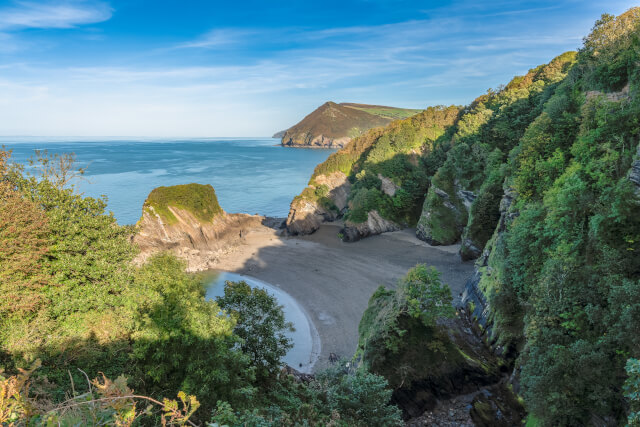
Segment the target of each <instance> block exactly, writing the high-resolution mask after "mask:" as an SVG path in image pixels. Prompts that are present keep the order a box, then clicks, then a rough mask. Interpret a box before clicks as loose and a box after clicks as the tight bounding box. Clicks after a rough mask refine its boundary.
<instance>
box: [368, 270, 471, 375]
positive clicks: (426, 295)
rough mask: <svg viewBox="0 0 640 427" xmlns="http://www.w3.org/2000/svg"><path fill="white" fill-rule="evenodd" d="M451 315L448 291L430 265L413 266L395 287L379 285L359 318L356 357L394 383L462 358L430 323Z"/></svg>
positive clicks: (432, 323)
mask: <svg viewBox="0 0 640 427" xmlns="http://www.w3.org/2000/svg"><path fill="white" fill-rule="evenodd" d="M453 315H454V310H453V307H452V306H451V291H450V289H449V287H448V286H447V285H444V284H442V282H441V281H440V274H439V273H438V271H437V270H435V269H434V268H433V267H430V268H427V267H426V266H425V265H417V266H416V267H414V268H413V269H411V270H409V272H408V273H407V275H406V276H405V277H404V278H403V279H402V280H400V282H399V283H398V287H397V289H396V290H395V291H391V290H387V289H385V288H384V287H382V286H381V287H380V288H379V289H378V290H377V291H376V292H375V293H374V294H373V296H372V297H371V299H370V300H369V306H368V308H367V310H366V311H365V313H364V314H363V316H362V320H361V321H360V326H359V327H358V332H359V336H360V338H359V345H358V352H357V356H360V357H361V358H362V362H363V364H364V366H365V367H367V368H368V369H370V370H371V371H372V372H375V373H377V374H380V375H382V376H384V377H385V378H387V380H388V381H389V382H390V384H391V385H392V386H394V387H397V386H398V385H399V384H401V383H402V382H404V381H405V380H407V381H408V382H410V380H411V379H413V378H416V376H419V375H421V372H424V369H433V368H434V366H437V365H439V362H438V359H440V358H442V356H443V354H446V355H447V356H446V359H448V362H447V363H452V364H455V363H457V361H462V360H463V359H464V356H462V355H461V354H460V353H459V351H458V350H457V349H456V348H455V346H454V345H453V344H452V343H451V342H450V341H449V340H448V339H447V338H446V334H443V333H442V331H440V329H439V328H438V327H437V326H436V321H437V320H438V319H440V318H447V317H452V316H453Z"/></svg>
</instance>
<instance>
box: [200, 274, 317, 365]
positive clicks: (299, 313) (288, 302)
mask: <svg viewBox="0 0 640 427" xmlns="http://www.w3.org/2000/svg"><path fill="white" fill-rule="evenodd" d="M205 274H206V275H207V276H209V277H208V278H207V279H206V280H205V287H206V298H207V299H211V300H213V299H215V297H217V296H222V295H223V294H224V284H225V282H226V281H232V282H240V281H244V282H246V283H247V284H248V285H249V286H250V287H251V288H260V289H264V290H265V291H267V293H268V294H270V295H271V296H273V297H274V298H275V299H276V301H277V302H278V304H279V305H281V306H282V307H283V311H284V314H285V319H286V320H287V321H288V322H292V323H293V326H294V328H295V332H293V333H287V335H288V336H289V337H291V338H292V339H293V345H294V347H293V348H292V349H291V350H289V352H287V354H286V355H285V356H284V357H283V359H282V361H283V362H284V363H285V364H287V365H289V366H291V367H292V368H294V369H296V370H298V371H300V372H302V373H305V374H311V373H312V372H313V368H314V366H315V364H316V362H317V361H318V359H319V357H320V353H321V351H322V341H321V339H320V334H319V333H318V330H317V328H316V325H315V324H314V322H313V320H312V318H311V316H310V315H309V313H307V311H306V310H305V308H304V306H303V305H302V304H300V303H299V302H298V301H297V300H296V299H295V298H294V297H292V296H291V295H289V294H288V293H287V292H286V291H284V290H283V289H281V288H280V287H278V286H277V285H274V284H271V283H267V282H265V281H263V280H260V279H257V278H255V277H251V276H247V275H244V274H237V273H233V272H229V271H223V270H208V271H207V272H205Z"/></svg>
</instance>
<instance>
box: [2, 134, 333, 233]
mask: <svg viewBox="0 0 640 427" xmlns="http://www.w3.org/2000/svg"><path fill="white" fill-rule="evenodd" d="M278 142H279V140H278V139H276V138H271V137H264V138H255V137H215V138H214V137H203V138H183V137H179V138H168V137H167V138H155V137H82V136H78V137H58V136H53V137H40V136H16V137H11V136H3V137H0V146H5V147H6V148H8V149H10V150H12V160H13V161H14V162H18V163H22V164H25V163H26V162H27V160H28V159H29V158H30V157H32V156H33V155H34V151H35V150H47V151H48V152H49V153H50V154H61V153H74V154H75V155H76V161H77V166H78V167H87V171H86V173H85V175H84V177H83V178H84V179H81V180H78V181H77V182H76V183H75V184H76V188H77V190H78V191H80V192H82V193H83V194H84V195H86V196H90V197H101V196H103V195H104V196H106V198H107V209H108V210H109V211H112V212H113V213H114V215H115V217H116V219H117V221H118V223H119V224H122V225H124V224H134V223H136V222H137V221H138V219H139V218H140V216H141V213H142V205H143V203H144V201H145V199H146V197H147V195H148V194H149V192H151V190H153V189H154V188H156V187H159V186H169V185H178V184H188V183H192V182H196V183H199V184H211V185H212V186H213V187H214V189H215V190H216V194H217V196H218V200H219V202H220V205H221V206H222V208H223V209H224V210H225V211H227V212H230V213H249V214H260V215H265V216H272V217H285V216H287V214H288V211H289V204H290V203H291V200H292V199H293V198H294V197H295V196H296V195H297V194H299V193H300V191H302V189H303V188H304V187H305V186H306V185H307V182H308V180H309V177H310V176H311V173H312V172H313V170H314V168H315V167H316V166H317V165H318V164H320V163H322V162H323V161H324V160H325V159H326V158H327V157H328V156H329V155H330V154H331V153H332V152H334V151H335V150H329V149H323V150H317V149H299V148H288V147H282V146H280V145H279V144H278Z"/></svg>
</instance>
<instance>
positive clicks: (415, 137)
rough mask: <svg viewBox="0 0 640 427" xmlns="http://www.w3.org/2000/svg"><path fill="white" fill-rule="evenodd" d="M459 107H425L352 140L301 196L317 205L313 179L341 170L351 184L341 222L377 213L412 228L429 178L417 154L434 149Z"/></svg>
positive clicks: (324, 165)
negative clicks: (389, 189) (391, 188)
mask: <svg viewBox="0 0 640 427" xmlns="http://www.w3.org/2000/svg"><path fill="white" fill-rule="evenodd" d="M458 112H459V108H458V107H442V106H440V107H429V108H428V109H426V110H424V111H423V112H421V113H420V114H417V115H415V116H412V117H410V118H408V119H404V120H397V121H395V122H392V123H391V124H389V125H388V126H387V127H386V128H384V129H373V130H371V131H369V132H367V133H366V134H364V135H363V136H361V137H359V138H356V139H354V140H353V141H351V142H350V143H349V144H348V145H347V146H346V147H345V148H343V149H341V150H340V151H338V152H336V153H333V154H332V155H331V156H329V158H328V159H327V160H326V161H325V162H323V163H321V164H320V165H318V166H317V167H316V169H315V171H314V173H313V175H312V177H311V180H310V181H309V186H310V187H307V189H305V191H303V193H302V194H301V195H300V196H299V197H303V198H305V199H308V200H313V201H316V202H318V201H320V200H321V198H320V197H318V196H317V195H316V194H315V191H314V190H313V189H314V188H315V187H317V186H318V184H317V183H316V182H315V179H316V177H318V176H320V175H329V174H331V173H334V172H342V173H344V174H345V175H347V176H348V177H349V180H350V181H351V182H352V184H353V186H352V189H351V193H350V195H349V201H348V210H347V212H346V214H345V218H347V219H349V220H350V221H352V222H356V223H358V222H363V221H366V219H367V217H368V213H369V212H370V211H372V210H377V211H378V212H379V213H380V214H381V215H382V216H383V217H384V218H387V219H389V220H392V221H396V222H398V223H408V224H415V223H416V221H417V219H418V216H419V214H420V207H421V206H422V201H423V200H424V194H425V192H426V189H427V187H428V184H429V182H428V176H427V172H426V171H425V167H424V166H423V165H422V163H421V154H422V153H427V152H430V151H431V150H432V149H433V144H434V141H436V140H437V139H438V138H439V137H441V136H442V135H443V134H444V133H445V131H446V129H447V128H448V127H449V126H451V125H452V124H453V123H454V121H455V120H456V118H457V116H458ZM379 176H383V177H385V178H389V179H390V180H391V181H392V182H393V183H394V185H395V186H397V187H398V188H397V190H396V192H395V194H394V195H393V196H390V195H388V194H386V193H384V192H383V191H382V190H381V188H380V185H381V181H380V178H379Z"/></svg>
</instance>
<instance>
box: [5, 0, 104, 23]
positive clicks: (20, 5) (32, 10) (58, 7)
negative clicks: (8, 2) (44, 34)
mask: <svg viewBox="0 0 640 427" xmlns="http://www.w3.org/2000/svg"><path fill="white" fill-rule="evenodd" d="M112 13H113V10H112V9H111V7H110V6H109V5H108V4H106V3H103V2H87V1H63V2H44V3H43V2H40V3H36V2H30V1H20V2H16V3H15V6H12V7H5V8H2V9H0V29H3V30H16V29H21V28H73V27H76V26H79V25H85V24H94V23H97V22H103V21H106V20H108V19H110V18H111V15H112Z"/></svg>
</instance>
